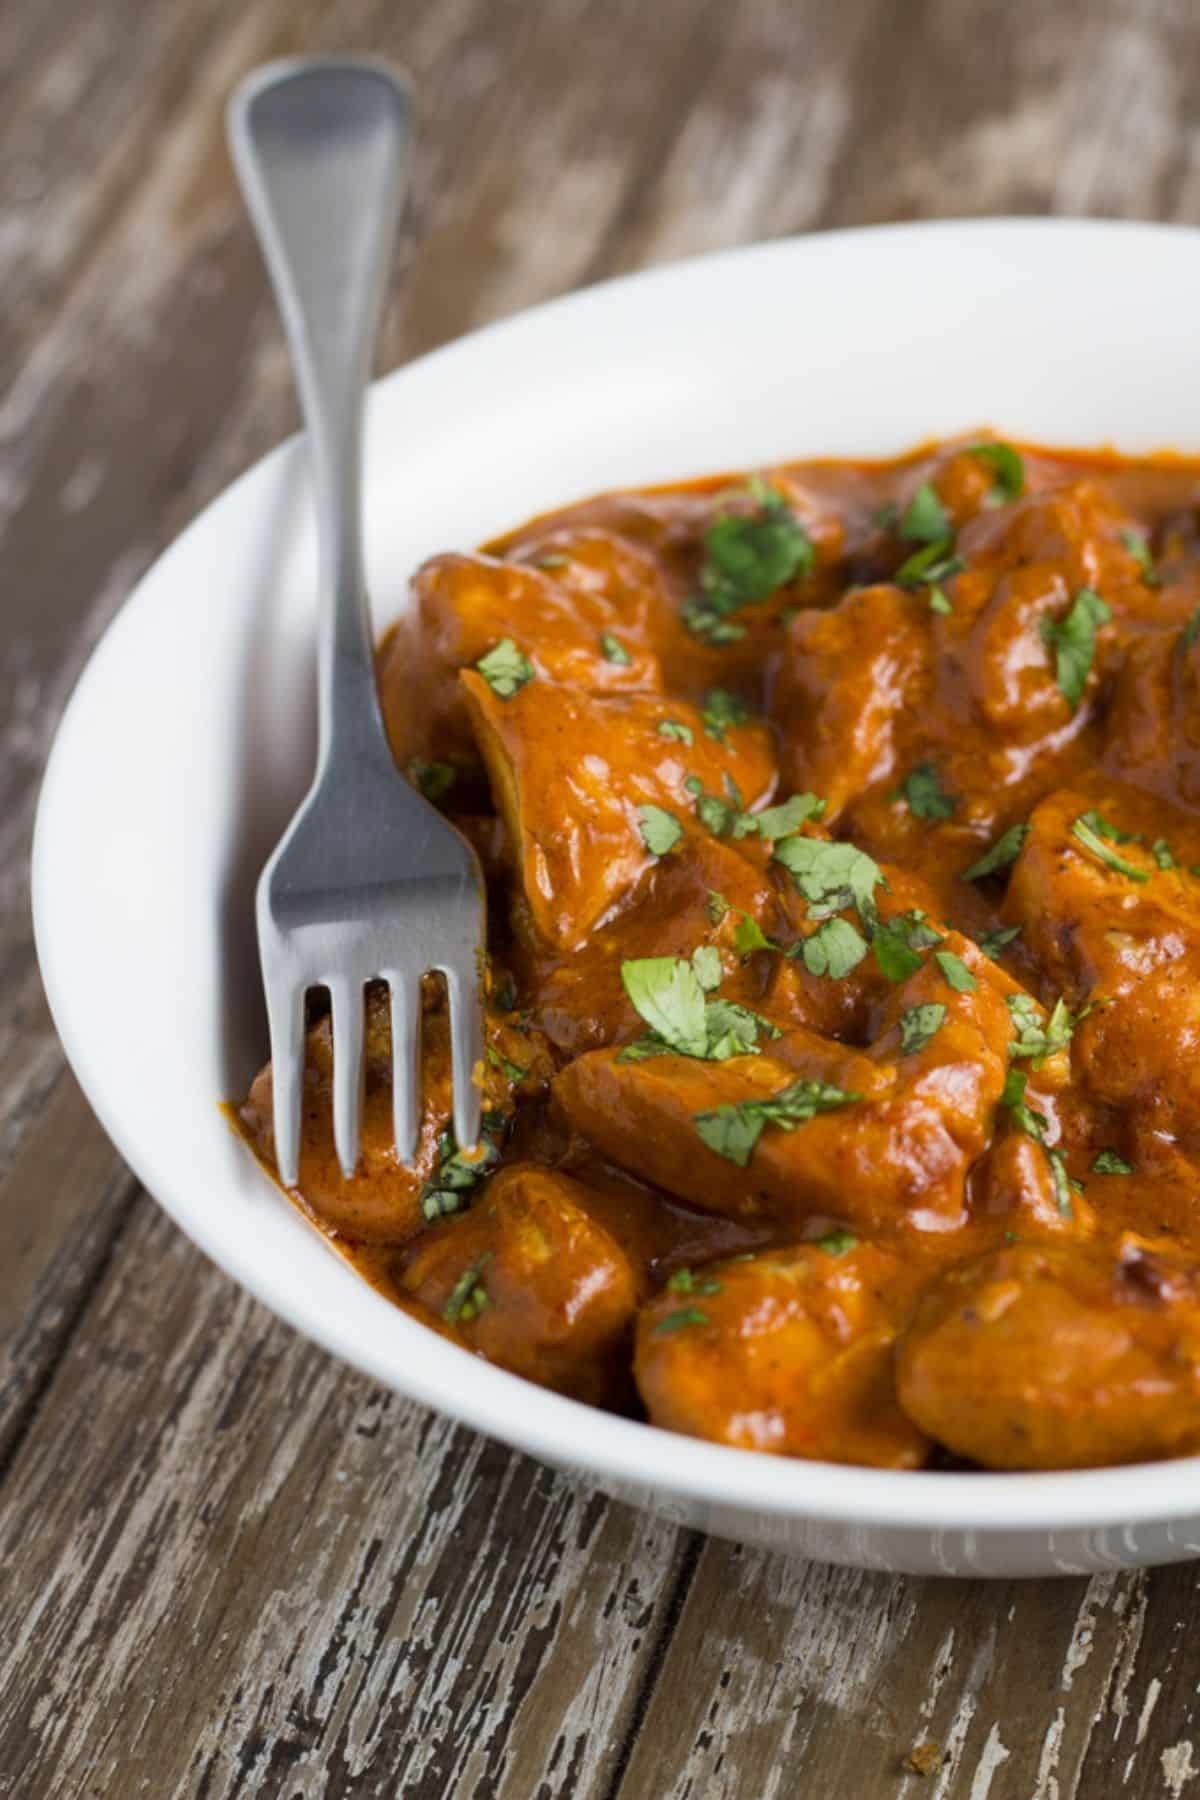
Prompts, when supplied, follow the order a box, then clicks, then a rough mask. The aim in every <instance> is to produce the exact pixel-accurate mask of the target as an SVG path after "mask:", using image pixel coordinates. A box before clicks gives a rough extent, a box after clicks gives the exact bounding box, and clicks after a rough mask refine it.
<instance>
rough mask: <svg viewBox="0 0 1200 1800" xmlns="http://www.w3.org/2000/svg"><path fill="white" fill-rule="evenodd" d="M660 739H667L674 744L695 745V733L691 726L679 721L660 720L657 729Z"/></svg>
mask: <svg viewBox="0 0 1200 1800" xmlns="http://www.w3.org/2000/svg"><path fill="white" fill-rule="evenodd" d="M656 729H657V731H658V735H659V737H660V738H667V739H668V740H669V741H670V742H671V743H673V744H694V743H695V741H696V737H695V733H694V732H693V730H692V728H691V726H690V725H684V724H682V723H681V721H680V720H679V719H660V720H659V721H658V725H657V727H656Z"/></svg>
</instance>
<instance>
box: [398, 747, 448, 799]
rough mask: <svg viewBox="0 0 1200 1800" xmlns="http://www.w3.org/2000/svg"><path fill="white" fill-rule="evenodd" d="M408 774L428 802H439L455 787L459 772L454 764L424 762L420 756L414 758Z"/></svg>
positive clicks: (410, 763) (409, 765)
mask: <svg viewBox="0 0 1200 1800" xmlns="http://www.w3.org/2000/svg"><path fill="white" fill-rule="evenodd" d="M407 774H408V778H409V780H410V781H411V782H413V783H414V784H415V785H416V786H417V787H419V788H420V790H421V792H422V793H423V794H424V796H425V798H426V799H427V800H433V801H437V800H441V799H443V798H444V797H445V795H446V794H448V793H449V791H450V789H451V788H452V787H453V786H454V782H455V778H456V776H457V774H458V770H457V769H456V768H455V767H454V764H453V763H448V762H422V761H421V758H420V757H419V756H414V757H413V758H412V760H411V761H410V762H409V764H408V768H407Z"/></svg>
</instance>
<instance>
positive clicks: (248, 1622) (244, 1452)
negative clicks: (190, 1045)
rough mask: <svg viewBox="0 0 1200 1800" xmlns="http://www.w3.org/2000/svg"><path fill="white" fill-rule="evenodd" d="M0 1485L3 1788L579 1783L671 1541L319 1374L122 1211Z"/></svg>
mask: <svg viewBox="0 0 1200 1800" xmlns="http://www.w3.org/2000/svg"><path fill="white" fill-rule="evenodd" d="M68 1471H69V1476H68ZM3 1500H4V1505H3V1522H2V1524H0V1588H2V1591H3V1601H2V1604H3V1608H4V1613H5V1618H6V1630H5V1632H4V1634H3V1641H2V1642H0V1772H2V1773H0V1791H8V1792H13V1793H19V1794H21V1795H23V1796H24V1795H35V1794H36V1795H46V1796H50V1795H58V1794H74V1793H77V1792H99V1793H104V1794H108V1793H114V1794H115V1793H119V1792H120V1793H131V1794H132V1793H137V1792H140V1791H145V1792H148V1793H154V1794H156V1795H158V1794H161V1795H164V1796H166V1795H168V1794H176V1793H179V1794H196V1795H197V1796H199V1795H204V1796H205V1797H206V1800H218V1797H219V1796H220V1797H225V1796H228V1797H229V1800H235V1797H236V1800H241V1797H242V1796H244V1795H248V1794H264V1795H267V1794H281V1793H283V1792H286V1793H287V1794H288V1795H289V1797H292V1796H298V1795H303V1796H305V1797H306V1800H307V1797H309V1796H312V1797H314V1800H315V1797H317V1796H320V1797H321V1800H325V1797H327V1796H329V1797H332V1796H341V1795H348V1794H354V1795H356V1796H358V1795H368V1794H372V1795H373V1794H380V1795H389V1796H390V1795H392V1794H396V1793H404V1794H411V1795H414V1796H422V1797H423V1796H429V1797H430V1800H433V1797H434V1796H441V1795H445V1794H450V1793H454V1794H459V1793H461V1794H464V1795H466V1794H472V1793H480V1794H482V1793H487V1794H495V1795H506V1796H511V1800H529V1796H531V1795H533V1794H535V1793H538V1792H542V1793H544V1794H546V1795H559V1794H561V1795H574V1794H581V1795H582V1794H595V1795H597V1796H599V1795H600V1794H602V1793H603V1791H604V1775H605V1771H606V1769H608V1768H609V1767H610V1766H611V1765H612V1763H613V1761H614V1760H615V1757H616V1755H617V1753H618V1751H619V1747H620V1743H621V1740H622V1736H623V1734H624V1731H625V1727H626V1725H627V1723H628V1717H629V1710H630V1707H631V1706H632V1703H633V1698H634V1695H635V1694H636V1692H637V1687H638V1680H639V1676H640V1674H641V1673H642V1671H643V1669H644V1668H645V1666H646V1664H647V1660H648V1658H649V1657H650V1655H651V1654H652V1652H653V1650H654V1647H655V1641H656V1634H657V1632H658V1630H659V1629H660V1626H661V1623H662V1620H663V1618H664V1617H665V1616H666V1614H667V1612H668V1611H669V1607H670V1601H671V1592H672V1582H673V1577H674V1574H675V1571H676V1568H677V1565H678V1561H679V1557H680V1553H681V1539H680V1534H679V1533H678V1532H677V1531H676V1530H675V1529H674V1528H672V1527H670V1526H667V1525H665V1524H663V1523H660V1522H656V1521H654V1520H651V1519H648V1518H646V1517H644V1516H642V1515H638V1514H635V1513H633V1512H630V1511H628V1510H626V1509H623V1508H618V1507H610V1506H608V1505H606V1504H605V1503H604V1502H603V1501H601V1500H600V1499H598V1498H596V1497H592V1498H589V1497H588V1496H586V1495H582V1494H578V1493H576V1492H575V1491H574V1490H572V1489H571V1488H570V1487H569V1486H568V1485H567V1484H566V1483H565V1482H563V1481H561V1480H559V1479H558V1478H557V1477H553V1476H551V1475H550V1474H549V1472H548V1471H546V1470H544V1469H541V1468H539V1467H538V1466H537V1465H536V1464H534V1463H532V1462H529V1461H527V1460H526V1459H524V1458H519V1457H514V1456H511V1455H509V1454H508V1453H507V1452H505V1451H503V1450H502V1449H500V1448H499V1447H498V1446H496V1445H493V1444H490V1443H488V1442H487V1440H485V1439H482V1438H479V1437H476V1436H473V1435H472V1434H469V1433H464V1432H458V1431H456V1430H455V1429H454V1428H453V1427H451V1426H450V1425H448V1424H446V1423H445V1422H443V1421H440V1420H437V1419H435V1418H433V1417H431V1416H430V1415H429V1414H427V1413H425V1412H424V1411H423V1410H422V1409H420V1408H418V1407H415V1406H411V1405H408V1404H406V1403H404V1402H402V1401H400V1400H399V1399H397V1398H396V1397H395V1396H393V1395H389V1394H386V1393H383V1392H381V1391H379V1390H377V1389H374V1388H372V1387H371V1385H370V1384H369V1383H367V1382H365V1381H363V1380H361V1379H360V1378H359V1377H357V1376H355V1375H352V1374H350V1373H349V1372H348V1371H346V1370H344V1369H342V1368H341V1367H339V1366H338V1365H337V1364H335V1363H333V1362H332V1361H331V1360H330V1359H329V1358H328V1357H327V1356H325V1355H324V1354H323V1353H321V1352H320V1351H318V1350H316V1349H315V1348H313V1347H312V1346H310V1345H307V1344H305V1343H303V1342H302V1341H301V1340H299V1339H298V1338H296V1337H295V1335H294V1334H293V1333H291V1332H290V1331H288V1330H287V1329H286V1328H285V1327H283V1326H282V1325H280V1324H278V1323H276V1322H274V1321H273V1320H272V1319H271V1318H270V1317H269V1316H268V1315H267V1314H266V1313H265V1312H264V1311H263V1309H262V1308H260V1307H259V1306H257V1305H256V1304H255V1303H253V1302H252V1301H250V1300H249V1299H248V1298H247V1297H246V1296H245V1295H242V1294H239V1293H238V1292H237V1291H236V1290H235V1289H234V1288H233V1287H232V1285H231V1284H230V1283H229V1282H227V1281H226V1280H225V1279H224V1278H223V1277H222V1276H220V1275H219V1274H218V1273H217V1272H216V1271H215V1270H213V1269H211V1268H209V1267H208V1266H207V1265H205V1264H204V1262H203V1260H202V1259H201V1258H200V1256H199V1255H198V1253H197V1252H196V1251H194V1250H193V1249H192V1248H191V1247H190V1246H189V1245H187V1244H186V1243H185V1242H184V1240H183V1239H182V1238H181V1237H180V1235H179V1234H178V1233H177V1232H176V1231H174V1229H173V1228H172V1227H171V1226H170V1225H169V1224H168V1222H167V1221H166V1220H165V1218H163V1217H162V1216H161V1215H160V1214H159V1213H158V1212H157V1210H156V1209H155V1208H153V1207H152V1206H151V1205H150V1203H149V1202H147V1201H143V1202H142V1203H141V1204H140V1206H139V1207H138V1209H137V1213H136V1216H135V1217H134V1219H133V1220H132V1222H131V1224H130V1225H129V1227H128V1229H127V1232H126V1233H125V1235H124V1237H123V1240H122V1254H121V1257H120V1259H119V1263H116V1264H114V1265H113V1266H112V1267H111V1268H110V1269H109V1270H108V1271H107V1272H106V1273H105V1275H104V1277H103V1279H102V1281H101V1283H100V1285H99V1287H98V1289H97V1291H96V1294H95V1297H94V1299H93V1301H92V1302H91V1304H90V1306H89V1308H88V1311H87V1314H86V1317H85V1318H84V1320H83V1322H82V1324H81V1326H80V1328H79V1330H78V1332H77V1333H76V1336H75V1338H74V1340H73V1342H72V1344H71V1347H70V1350H69V1352H68V1353H67V1355H66V1356H65V1358H64V1359H63V1361H62V1363H61V1365H60V1367H59V1369H58V1371H57V1372H56V1374H55V1377H54V1380H53V1383H52V1385H51V1387H50V1390H49V1391H48V1393H47V1394H46V1396H45V1400H44V1403H43V1406H42V1408H41V1409H40V1411H39V1414H38V1417H37V1419H36V1420H35V1422H34V1424H33V1426H32V1428H31V1429H30V1431H29V1433H28V1435H27V1437H26V1439H25V1441H24V1443H23V1445H22V1448H21V1453H20V1456H19V1458H18V1459H17V1462H16V1464H15V1465H14V1467H13V1469H12V1471H11V1473H10V1476H9V1479H8V1482H7V1483H6V1485H5V1488H4V1490H3ZM318 1748H319V1754H314V1752H316V1751H317V1750H318ZM585 1751H586V1775H585V1772H584V1765H585ZM6 1783H7V1786H6V1785H5V1784H6ZM141 1783H145V1787H144V1789H143V1787H142V1786H141V1785H140V1784H141Z"/></svg>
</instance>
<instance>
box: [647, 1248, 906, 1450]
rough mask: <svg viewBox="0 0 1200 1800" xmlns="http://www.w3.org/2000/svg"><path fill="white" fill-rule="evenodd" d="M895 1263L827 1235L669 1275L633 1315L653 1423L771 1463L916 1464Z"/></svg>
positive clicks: (899, 1272) (902, 1283) (901, 1272)
mask: <svg viewBox="0 0 1200 1800" xmlns="http://www.w3.org/2000/svg"><path fill="white" fill-rule="evenodd" d="M912 1286H913V1279H912V1277H911V1276H910V1275H909V1274H908V1273H907V1272H906V1270H905V1268H904V1266H903V1264H902V1263H900V1262H899V1261H898V1260H897V1259H896V1258H895V1257H893V1256H889V1255H888V1254H887V1253H886V1252H884V1251H882V1250H878V1249H876V1248H875V1247H874V1246H872V1245H869V1244H861V1243H855V1241H854V1239H853V1238H852V1237H851V1236H850V1235H849V1234H848V1233H845V1232H834V1233H831V1234H830V1235H829V1236H827V1237H826V1238H825V1239H823V1240H821V1241H819V1242H817V1243H814V1244H802V1245H798V1246H796V1247H794V1248H791V1249H784V1250H770V1251H764V1252H762V1253H761V1254H760V1255H758V1256H753V1257H749V1258H745V1259H739V1260H737V1261H733V1262H719V1263H710V1264H707V1265H706V1266H705V1267H704V1268H702V1269H699V1270H697V1271H694V1272H693V1271H690V1270H683V1271H681V1272H679V1273H677V1274H676V1275H675V1276H674V1277H673V1278H672V1280H671V1281H670V1282H669V1283H668V1284H667V1287H666V1288H665V1289H664V1290H663V1292H662V1293H660V1294H659V1295H658V1296H657V1298H656V1299H654V1300H653V1301H652V1302H651V1303H650V1304H649V1305H648V1306H645V1307H643V1308H642V1311H641V1313H640V1314H639V1317H638V1329H637V1351H636V1356H635V1362H634V1373H635V1375H636V1377H637V1383H638V1388H639V1390H640V1392H641V1395H642V1399H643V1400H644V1401H645V1403H646V1407H647V1410H648V1412H649V1414H650V1419H651V1422H652V1423H653V1424H655V1425H661V1426H663V1427H665V1428H666V1429H667V1430H668V1431H681V1432H685V1433H687V1434H688V1435H689V1436H690V1437H701V1438H710V1439H712V1440H714V1441H715V1442H716V1443H719V1444H731V1445H733V1446H734V1447H735V1448H737V1449H742V1450H766V1451H771V1452H773V1453H774V1454H775V1455H777V1456H802V1457H810V1458H821V1459H824V1460H828V1461H831V1462H846V1463H865V1464H870V1465H874V1466H876V1467H879V1468H888V1469H912V1468H918V1467H919V1466H920V1464H921V1463H922V1462H924V1460H925V1456H926V1453H927V1450H928V1447H929V1446H928V1442H927V1440H926V1438H925V1437H924V1435H923V1434H922V1433H921V1432H920V1431H919V1430H918V1429H917V1428H916V1427H915V1426H914V1425H913V1424H912V1422H911V1421H910V1420H909V1419H908V1418H906V1417H905V1415H904V1413H903V1412H902V1411H901V1410H900V1406H899V1403H898V1402H897V1399H896V1391H895V1383H894V1379H893V1375H892V1344H893V1341H894V1339H895V1336H896V1331H897V1327H898V1324H899V1321H900V1320H901V1319H902V1318H903V1316H904V1311H905V1308H906V1305H907V1303H908V1301H909V1299H910V1295H911V1289H912Z"/></svg>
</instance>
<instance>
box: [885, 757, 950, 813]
mask: <svg viewBox="0 0 1200 1800" xmlns="http://www.w3.org/2000/svg"><path fill="white" fill-rule="evenodd" d="M896 797H897V799H902V800H903V801H904V802H905V804H906V805H907V807H908V810H909V812H910V813H912V815H913V817H914V818H916V819H926V820H930V821H936V820H940V819H951V818H953V817H954V812H955V809H956V807H957V806H958V801H957V800H956V799H955V797H954V796H953V795H952V794H948V793H947V792H946V791H945V789H944V788H943V787H942V784H941V780H940V778H939V776H938V772H937V770H936V769H935V768H934V766H933V764H932V763H930V762H923V763H918V764H917V766H916V768H915V769H911V770H910V771H909V773H908V774H907V775H906V776H905V778H904V780H903V781H902V782H901V784H900V787H899V790H898V792H897V796H896Z"/></svg>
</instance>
